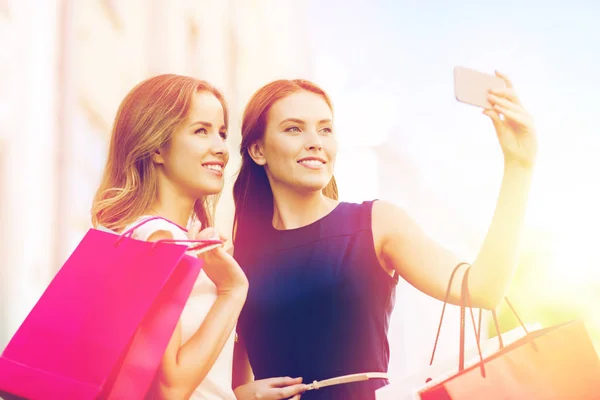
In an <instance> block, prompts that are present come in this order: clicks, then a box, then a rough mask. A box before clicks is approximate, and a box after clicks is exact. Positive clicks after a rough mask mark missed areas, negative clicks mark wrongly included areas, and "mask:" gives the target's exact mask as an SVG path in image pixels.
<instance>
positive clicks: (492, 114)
mask: <svg viewBox="0 0 600 400" xmlns="http://www.w3.org/2000/svg"><path fill="white" fill-rule="evenodd" d="M483 114H485V115H487V116H488V117H490V119H491V120H492V122H493V123H494V127H495V128H496V130H497V129H498V127H499V126H500V124H501V123H502V120H501V119H500V114H498V113H497V112H496V111H495V110H489V109H488V110H484V111H483Z"/></svg>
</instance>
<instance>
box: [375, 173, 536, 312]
mask: <svg viewBox="0 0 600 400" xmlns="http://www.w3.org/2000/svg"><path fill="white" fill-rule="evenodd" d="M530 180H531V174H530V173H528V172H527V171H518V170H512V169H511V168H510V167H507V169H506V170H505V175H504V179H503V184H502V188H501V190H500V195H499V198H498V204H497V206H496V211H495V213H494V217H493V219H492V223H491V224H490V228H489V230H488V233H487V236H486V237H485V240H484V242H483V245H482V247H481V249H480V251H479V253H478V256H477V258H476V259H475V261H474V262H473V263H472V267H471V272H470V273H469V288H470V292H471V301H472V303H473V306H474V307H481V308H487V309H491V308H494V307H495V306H496V305H497V304H498V303H499V302H500V301H501V299H502V297H503V296H504V293H505V291H506V289H507V286H508V284H509V282H510V280H511V279H512V276H513V272H514V269H515V267H516V265H517V260H518V250H519V243H520V239H521V232H522V228H523V221H524V219H525V209H526V200H527V193H528V188H529V182H530ZM373 233H374V236H375V242H376V248H378V254H379V258H380V262H381V264H382V266H384V268H385V269H386V270H387V271H388V272H389V271H396V272H397V273H398V274H399V275H400V276H402V278H404V279H405V280H406V281H407V282H409V283H410V284H411V285H413V286H414V287H415V288H417V289H419V290H420V291H422V292H423V293H425V294H428V295H429V296H432V297H435V298H436V299H439V300H443V299H444V295H445V293H446V289H447V285H448V281H449V279H450V274H451V272H452V270H453V269H454V267H455V266H456V265H457V264H458V263H459V262H460V261H461V260H460V259H459V258H458V257H457V256H456V255H454V254H453V253H452V252H450V251H449V250H447V249H446V248H444V247H442V246H440V245H439V244H438V243H436V242H435V241H433V240H432V239H431V238H429V237H428V236H427V235H426V234H425V233H424V232H423V231H422V230H421V229H420V228H419V226H418V225H417V224H416V223H415V221H414V220H413V219H411V218H410V216H408V214H407V213H405V212H404V211H403V210H401V209H400V208H398V207H396V206H394V205H393V204H390V203H387V202H381V201H379V202H376V203H375V204H374V206H373ZM463 272H464V269H463ZM460 282H461V279H460V278H459V277H457V278H456V279H455V280H454V284H453V286H452V288H451V292H450V298H449V301H450V303H452V304H459V302H460Z"/></svg>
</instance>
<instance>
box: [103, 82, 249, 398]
mask: <svg viewBox="0 0 600 400" xmlns="http://www.w3.org/2000/svg"><path fill="white" fill-rule="evenodd" d="M226 137H227V105H226V103H225V100H224V98H223V96H222V94H221V93H220V92H219V91H218V90H217V89H215V88H214V87H213V86H211V85H210V84H208V83H207V82H204V81H199V80H196V79H194V78H190V77H185V76H178V75H160V76H156V77H153V78H150V79H148V80H146V81H144V82H142V83H140V84H139V85H137V86H136V87H135V88H133V89H132V90H131V91H130V92H129V93H128V94H127V96H126V97H125V99H124V100H123V102H122V103H121V105H120V107H119V110H118V112H117V116H116V119H115V122H114V127H113V131H112V137H111V141H110V147H109V152H108V159H107V163H106V167H105V170H104V176H103V178H102V182H101V184H100V187H99V189H98V192H97V194H96V197H95V199H94V203H93V207H92V220H93V224H94V225H95V226H98V225H102V226H104V227H107V228H109V229H112V230H115V231H117V232H121V231H123V230H125V229H127V228H128V227H131V226H133V225H134V224H136V223H138V222H140V221H142V220H143V219H145V218H148V217H152V216H160V217H162V218H164V219H158V220H152V221H150V222H148V223H147V224H145V225H143V226H142V227H141V228H140V229H137V230H136V231H135V233H134V238H137V239H139V240H147V241H157V240H161V239H176V240H185V239H188V238H200V237H210V236H212V235H214V234H215V232H214V231H213V230H212V228H208V227H209V226H210V225H211V214H212V212H213V210H214V205H215V202H216V198H217V195H218V194H219V193H220V191H221V190H222V188H223V170H224V168H225V166H226V165H227V161H228V159H229V152H228V150H227V146H226V143H225V140H226ZM169 221H170V222H169ZM189 221H194V223H192V226H194V228H190V231H189V232H187V231H186V229H185V228H184V227H185V226H188V222H189ZM200 225H201V226H202V227H204V228H206V229H204V230H203V231H202V232H198V231H199V226H200ZM203 257H204V261H205V263H204V267H203V271H202V272H201V273H200V276H199V277H198V280H197V282H196V284H195V286H194V289H193V291H192V294H191V295H190V298H189V300H188V302H187V304H186V306H185V308H184V310H183V313H182V315H181V318H180V321H179V323H178V325H177V327H176V330H175V332H174V333H173V336H172V338H171V340H170V342H169V344H168V346H167V349H166V352H165V354H164V357H163V360H162V362H161V365H160V368H159V371H158V372H157V375H156V379H155V382H154V384H153V387H152V388H151V391H150V393H148V397H149V398H152V399H188V398H192V399H226V400H227V399H235V396H234V394H233V391H232V389H231V369H232V359H233V344H234V332H233V331H234V328H235V324H236V321H237V318H238V315H239V313H240V310H241V308H242V305H243V304H244V301H245V299H246V294H247V290H248V282H247V280H246V277H245V275H244V274H243V272H242V270H241V269H240V266H239V265H238V264H237V262H236V261H235V260H234V259H233V257H231V256H230V255H229V254H228V253H227V252H226V251H225V250H224V249H223V248H218V249H214V250H211V251H209V252H208V253H206V254H205V255H204V256H203ZM142 278H143V277H140V279H142Z"/></svg>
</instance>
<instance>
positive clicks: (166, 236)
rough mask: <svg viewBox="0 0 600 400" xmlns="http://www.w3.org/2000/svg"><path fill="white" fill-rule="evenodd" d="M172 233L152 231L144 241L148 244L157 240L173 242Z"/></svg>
mask: <svg viewBox="0 0 600 400" xmlns="http://www.w3.org/2000/svg"><path fill="white" fill-rule="evenodd" d="M173 239H174V237H173V233H172V232H171V231H167V230H159V231H154V232H153V233H152V234H150V236H148V239H147V240H146V241H148V242H157V241H159V240H173Z"/></svg>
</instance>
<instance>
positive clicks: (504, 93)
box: [490, 88, 521, 105]
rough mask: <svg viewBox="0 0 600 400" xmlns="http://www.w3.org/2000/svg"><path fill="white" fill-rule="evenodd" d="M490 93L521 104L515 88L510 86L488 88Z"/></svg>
mask: <svg viewBox="0 0 600 400" xmlns="http://www.w3.org/2000/svg"><path fill="white" fill-rule="evenodd" d="M490 94H492V95H494V96H497V97H499V98H504V99H507V100H509V101H512V102H513V103H515V104H519V105H521V100H520V99H519V97H518V96H517V92H515V90H514V89H512V88H498V89H490Z"/></svg>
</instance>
